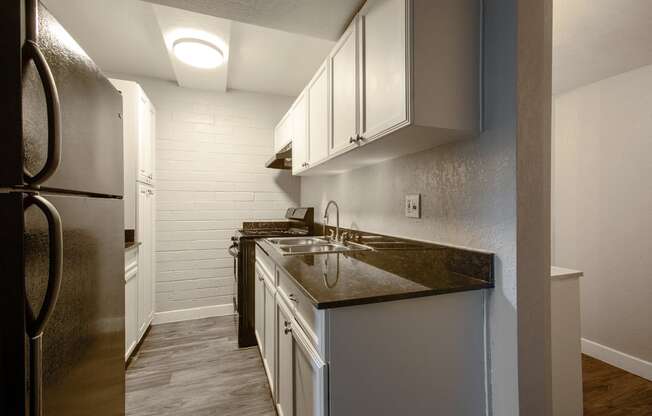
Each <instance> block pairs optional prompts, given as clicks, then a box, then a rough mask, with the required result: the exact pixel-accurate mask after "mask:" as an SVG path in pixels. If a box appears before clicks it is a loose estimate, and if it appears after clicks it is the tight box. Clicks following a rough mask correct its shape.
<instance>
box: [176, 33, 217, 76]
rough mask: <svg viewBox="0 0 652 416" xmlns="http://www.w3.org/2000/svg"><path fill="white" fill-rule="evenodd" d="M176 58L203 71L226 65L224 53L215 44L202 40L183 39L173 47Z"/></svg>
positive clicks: (177, 41) (178, 40)
mask: <svg viewBox="0 0 652 416" xmlns="http://www.w3.org/2000/svg"><path fill="white" fill-rule="evenodd" d="M172 50H173V51H174V56H176V57H177V58H178V59H179V60H180V61H181V62H184V63H186V64H188V65H190V66H194V67H195V68H201V69H213V68H217V67H218V66H220V65H222V64H223V63H224V53H223V52H222V50H221V49H220V48H218V47H217V46H215V45H214V44H212V43H210V42H207V41H205V40H202V39H196V38H181V39H177V40H175V41H174V44H173V46H172Z"/></svg>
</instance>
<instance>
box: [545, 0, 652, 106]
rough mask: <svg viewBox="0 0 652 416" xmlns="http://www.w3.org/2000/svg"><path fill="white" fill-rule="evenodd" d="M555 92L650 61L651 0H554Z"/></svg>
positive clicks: (647, 63)
mask: <svg viewBox="0 0 652 416" xmlns="http://www.w3.org/2000/svg"><path fill="white" fill-rule="evenodd" d="M553 22H554V23H553V24H554V32H553V33H554V35H553V45H554V47H553V92H554V93H555V94H559V93H562V92H564V91H569V90H571V89H574V88H577V87H579V86H582V85H586V84H590V83H593V82H596V81H599V80H601V79H604V78H608V77H611V76H614V75H617V74H620V73H623V72H626V71H629V70H632V69H635V68H638V67H641V66H645V65H650V64H652V0H554V18H553Z"/></svg>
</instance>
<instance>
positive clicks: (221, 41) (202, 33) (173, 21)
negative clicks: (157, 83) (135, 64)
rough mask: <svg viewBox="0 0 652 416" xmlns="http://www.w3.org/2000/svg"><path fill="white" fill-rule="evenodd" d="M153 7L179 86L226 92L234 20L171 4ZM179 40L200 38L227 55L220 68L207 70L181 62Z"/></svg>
mask: <svg viewBox="0 0 652 416" xmlns="http://www.w3.org/2000/svg"><path fill="white" fill-rule="evenodd" d="M153 7H154V13H155V15H156V18H157V19H158V23H159V27H160V30H161V34H162V36H163V39H164V41H165V46H166V48H167V52H168V56H169V59H170V62H171V63H172V68H174V73H175V74H176V79H177V82H178V83H179V85H180V86H182V87H187V88H196V89H203V90H211V91H220V92H224V91H226V85H227V74H228V71H229V50H230V45H229V42H230V39H231V21H230V20H226V19H221V18H218V17H213V16H207V15H203V14H198V13H192V12H188V11H186V10H180V9H175V8H171V7H165V6H156V5H154V6H153ZM179 39H199V40H201V41H203V42H208V43H210V44H212V45H215V46H217V47H218V48H219V49H220V51H221V52H222V54H223V55H224V63H223V64H222V65H220V66H219V67H217V68H212V69H204V68H196V67H193V66H191V65H189V64H187V63H185V62H183V61H181V60H180V59H178V58H177V57H176V56H175V54H174V51H173V48H174V43H175V41H177V40H179Z"/></svg>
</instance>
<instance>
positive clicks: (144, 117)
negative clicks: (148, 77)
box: [138, 91, 152, 182]
mask: <svg viewBox="0 0 652 416" xmlns="http://www.w3.org/2000/svg"><path fill="white" fill-rule="evenodd" d="M151 115H152V113H151V112H150V108H149V100H148V99H147V97H145V94H144V93H143V92H142V91H141V93H140V98H139V101H138V178H139V180H141V181H143V182H149V180H150V179H151V178H150V175H151V166H150V165H151V151H152V149H151V145H152V143H151V128H152V124H151V121H150V119H151Z"/></svg>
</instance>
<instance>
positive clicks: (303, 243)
mask: <svg viewBox="0 0 652 416" xmlns="http://www.w3.org/2000/svg"><path fill="white" fill-rule="evenodd" d="M266 240H267V242H268V243H270V244H271V245H272V247H274V249H276V251H278V252H279V253H280V254H282V255H284V256H292V255H301V254H327V253H350V252H355V251H370V250H372V248H371V247H368V246H365V245H362V244H358V243H353V242H351V241H331V240H329V239H327V238H322V237H282V238H268V239H266Z"/></svg>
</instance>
